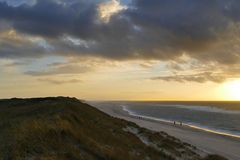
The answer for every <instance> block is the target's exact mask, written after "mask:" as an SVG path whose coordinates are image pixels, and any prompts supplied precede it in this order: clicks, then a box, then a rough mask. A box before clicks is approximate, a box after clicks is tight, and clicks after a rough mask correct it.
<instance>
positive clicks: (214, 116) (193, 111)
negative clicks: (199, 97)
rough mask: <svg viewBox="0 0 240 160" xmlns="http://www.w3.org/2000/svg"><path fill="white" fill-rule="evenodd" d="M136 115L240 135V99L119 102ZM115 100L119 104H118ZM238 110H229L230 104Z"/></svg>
mask: <svg viewBox="0 0 240 160" xmlns="http://www.w3.org/2000/svg"><path fill="white" fill-rule="evenodd" d="M116 104H117V105H118V106H119V107H122V108H123V109H124V110H125V111H127V112H128V113H129V114H130V115H132V116H138V117H142V118H146V119H152V120H155V121H165V122H168V123H174V121H175V122H176V123H177V125H178V124H180V123H182V124H183V125H187V126H190V127H193V128H197V129H201V130H205V131H208V132H213V133H216V134H222V135H227V136H232V137H237V138H240V103H239V102H234V103H233V102H221V103H220V102H202V103H201V102H192V103H191V102H116ZM116 104H115V105H116ZM228 106H229V108H234V110H230V109H229V110H226V108H228ZM238 109H239V110H238Z"/></svg>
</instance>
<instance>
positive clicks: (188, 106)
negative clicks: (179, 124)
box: [156, 104, 240, 114]
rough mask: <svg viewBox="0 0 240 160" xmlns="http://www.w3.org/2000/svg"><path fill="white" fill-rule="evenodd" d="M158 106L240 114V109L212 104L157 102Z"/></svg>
mask: <svg viewBox="0 0 240 160" xmlns="http://www.w3.org/2000/svg"><path fill="white" fill-rule="evenodd" d="M156 107H174V108H181V109H188V110H195V111H203V112H213V113H224V114H226V113H227V114H240V111H235V110H226V109H222V108H217V107H212V106H197V105H180V104H156Z"/></svg>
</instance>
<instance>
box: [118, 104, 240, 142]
mask: <svg viewBox="0 0 240 160" xmlns="http://www.w3.org/2000/svg"><path fill="white" fill-rule="evenodd" d="M120 106H121V107H122V109H123V110H124V111H125V112H127V113H128V114H129V115H131V116H134V117H137V118H141V119H145V120H152V121H158V122H165V123H169V124H173V123H174V121H172V120H166V119H161V118H156V117H151V116H144V115H140V114H137V113H135V112H133V111H130V110H129V109H128V108H127V106H124V105H120ZM182 125H183V126H187V127H190V128H194V129H198V130H202V131H205V132H209V133H214V134H218V135H223V136H228V137H234V138H240V134H239V135H238V134H234V133H231V132H228V131H222V130H217V129H212V128H208V127H206V126H200V125H196V124H190V123H182Z"/></svg>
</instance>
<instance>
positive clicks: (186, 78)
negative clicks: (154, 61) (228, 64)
mask: <svg viewBox="0 0 240 160" xmlns="http://www.w3.org/2000/svg"><path fill="white" fill-rule="evenodd" d="M226 78H227V77H226V76H224V75H221V74H215V73H212V72H203V73H197V74H190V75H173V76H159V77H153V78H151V80H162V81H168V82H169V81H175V82H181V83H185V82H197V83H205V82H209V81H210V82H215V83H221V82H224V81H225V80H226Z"/></svg>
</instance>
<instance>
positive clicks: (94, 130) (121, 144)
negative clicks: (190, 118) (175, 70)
mask: <svg viewBox="0 0 240 160" xmlns="http://www.w3.org/2000/svg"><path fill="white" fill-rule="evenodd" d="M126 127H134V128H136V129H138V130H139V134H141V136H145V138H147V139H148V140H149V142H151V143H152V144H154V146H153V145H146V144H145V143H144V142H143V141H141V139H140V138H139V137H138V136H137V135H135V134H133V133H131V132H127V131H125V130H124V128H126ZM0 129H1V132H0V159H3V160H25V159H36V160H81V159H83V160H95V159H99V160H108V159H109V160H110V159H111V160H112V159H115V160H128V159H129V160H141V159H146V160H147V159H153V160H155V159H156V160H157V159H162V160H174V159H176V158H178V159H186V158H187V159H194V160H200V159H202V158H201V157H200V156H199V155H198V154H197V153H195V152H194V147H192V146H191V145H188V144H184V143H182V142H181V141H179V140H177V139H175V138H174V137H171V136H168V135H167V134H165V133H153V132H151V131H148V130H146V129H143V128H139V127H138V126H137V125H135V124H134V123H131V122H127V121H125V120H121V119H116V118H113V117H110V116H108V115H106V114H105V113H103V112H101V111H98V110H97V109H95V108H93V107H91V106H89V105H87V104H84V103H82V102H80V101H79V100H77V99H75V98H65V97H57V98H36V99H11V100H0ZM214 157H216V156H212V157H207V158H210V159H206V158H205V159H204V160H215V159H213V158H214ZM211 158H212V159H211ZM219 160H220V159H219Z"/></svg>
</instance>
